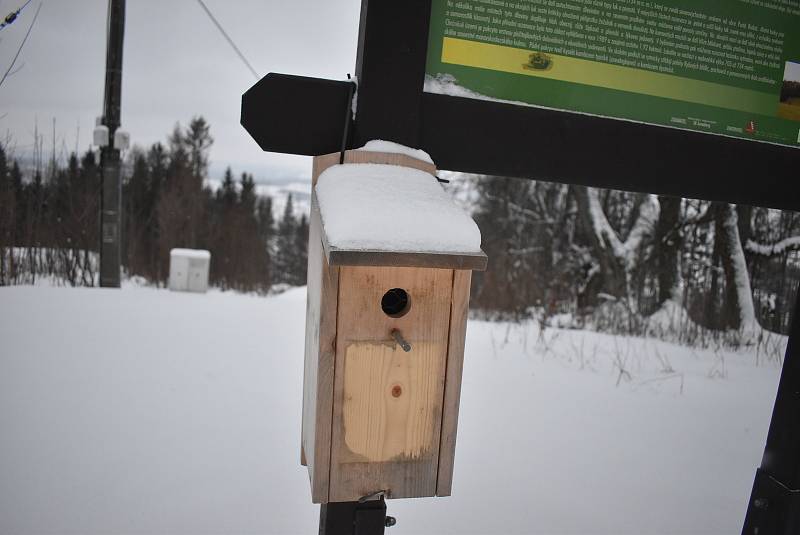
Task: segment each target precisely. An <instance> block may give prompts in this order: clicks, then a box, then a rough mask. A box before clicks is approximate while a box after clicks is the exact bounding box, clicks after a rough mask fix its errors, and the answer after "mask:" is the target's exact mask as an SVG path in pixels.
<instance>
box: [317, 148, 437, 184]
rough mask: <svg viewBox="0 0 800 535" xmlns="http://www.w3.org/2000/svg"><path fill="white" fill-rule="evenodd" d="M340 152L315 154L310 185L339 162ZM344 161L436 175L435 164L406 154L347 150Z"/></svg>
mask: <svg viewBox="0 0 800 535" xmlns="http://www.w3.org/2000/svg"><path fill="white" fill-rule="evenodd" d="M339 158H340V153H338V152H334V153H331V154H325V155H323V156H317V157H315V158H314V163H313V166H312V170H311V185H312V186H316V185H317V179H318V178H319V175H321V174H322V173H323V172H324V171H325V170H326V169H327V168H328V167H331V166H332V165H338V164H339ZM344 163H380V164H386V165H399V166H401V167H411V168H412V169H419V170H420V171H424V172H426V173H428V174H430V175H433V176H436V166H435V165H433V164H432V163H430V162H425V161H422V160H418V159H416V158H412V157H411V156H407V155H405V154H395V153H392V152H370V151H365V150H348V151H345V153H344Z"/></svg>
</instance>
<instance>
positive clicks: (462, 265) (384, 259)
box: [323, 240, 488, 271]
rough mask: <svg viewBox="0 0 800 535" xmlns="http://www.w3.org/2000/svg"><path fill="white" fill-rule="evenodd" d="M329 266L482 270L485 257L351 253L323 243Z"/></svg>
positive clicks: (396, 252)
mask: <svg viewBox="0 0 800 535" xmlns="http://www.w3.org/2000/svg"><path fill="white" fill-rule="evenodd" d="M323 243H324V247H325V252H326V256H327V259H328V263H329V264H330V265H332V266H400V267H422V268H424V267H428V268H442V269H457V270H464V269H469V270H476V271H485V270H486V265H487V263H488V258H487V257H486V254H485V253H483V252H480V253H425V252H419V253H408V252H400V251H372V250H351V249H338V248H336V247H330V246H329V245H328V243H327V240H324V241H323Z"/></svg>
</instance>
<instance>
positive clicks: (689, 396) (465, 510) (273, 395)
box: [0, 287, 780, 535]
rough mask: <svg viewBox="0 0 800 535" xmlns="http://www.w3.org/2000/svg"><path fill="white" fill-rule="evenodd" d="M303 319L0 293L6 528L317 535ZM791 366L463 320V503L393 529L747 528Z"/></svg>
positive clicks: (263, 303)
mask: <svg viewBox="0 0 800 535" xmlns="http://www.w3.org/2000/svg"><path fill="white" fill-rule="evenodd" d="M304 307H305V291H304V289H295V290H291V291H289V292H287V293H284V294H282V295H278V296H274V297H269V298H260V297H253V296H247V295H236V294H230V293H227V294H223V293H220V292H211V293H209V294H207V295H190V294H176V293H170V292H168V291H165V290H155V289H150V288H136V287H126V288H124V289H123V290H121V291H115V290H100V289H70V288H49V287H12V288H0V533H2V534H34V533H35V534H44V533H58V534H73V533H74V534H78V533H80V534H107V533H115V534H134V533H135V534H167V533H169V534H206V533H207V534H212V533H213V534H220V533H226V534H238V533H262V534H263V533H269V534H278V533H298V534H299V533H305V534H308V533H314V532H315V530H316V528H317V522H318V517H317V515H318V507H317V506H313V505H311V503H310V498H309V490H308V481H307V476H306V472H305V469H304V468H302V467H300V466H299V459H298V457H299V439H300V410H301V407H300V404H301V384H302V377H301V376H302V368H303V365H302V354H303V327H304V326H303V322H304ZM615 362H619V363H623V362H624V364H623V365H622V367H623V368H624V369H625V370H626V371H627V372H628V375H626V374H623V375H622V377H620V372H619V368H618V366H617V364H615ZM779 372H780V369H779V365H778V364H777V363H774V362H771V363H763V362H762V363H761V364H760V365H759V366H756V365H755V356H754V355H752V354H747V353H728V352H714V351H691V350H688V349H685V348H680V347H678V346H674V345H670V344H666V343H662V342H654V341H652V340H640V339H634V340H629V339H624V338H617V337H613V336H605V335H598V334H593V333H586V332H581V331H559V330H552V329H550V330H547V331H546V332H545V333H544V337H543V338H540V337H539V333H538V330H537V328H536V327H535V326H534V325H533V324H523V325H510V324H505V323H488V322H481V321H472V322H470V325H469V330H468V336H467V355H466V365H465V372H464V373H465V377H464V385H463V397H462V405H461V407H462V408H461V420H460V427H459V437H458V447H457V452H456V468H455V480H454V485H453V494H454V495H453V496H452V497H450V498H439V499H423V500H408V501H391V502H389V512H390V514H392V515H394V516H396V517H397V518H398V524H397V526H396V527H393V528H391V530H389V531H388V532H389V533H391V534H393V535H401V534H403V533H432V534H433V533H435V534H442V533H475V534H478V533H481V534H496V533H504V534H505V533H547V534H600V533H602V534H632V535H633V534H636V535H642V534H730V533H738V532H739V531H740V530H741V523H742V520H743V518H744V512H745V509H746V504H747V500H748V497H749V492H750V487H751V484H752V479H753V475H754V473H755V469H756V467H757V465H758V464H759V463H760V459H761V453H762V449H763V446H764V439H765V436H766V431H767V427H768V423H769V417H770V412H771V408H772V404H773V401H774V397H775V390H776V387H777V381H778V376H779ZM618 381H619V384H617V383H618Z"/></svg>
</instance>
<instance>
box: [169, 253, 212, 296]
mask: <svg viewBox="0 0 800 535" xmlns="http://www.w3.org/2000/svg"><path fill="white" fill-rule="evenodd" d="M210 264H211V253H209V252H208V251H205V250H202V249H172V250H171V251H170V252H169V289H170V290H172V291H177V292H196V293H206V291H207V290H208V271H209V267H210Z"/></svg>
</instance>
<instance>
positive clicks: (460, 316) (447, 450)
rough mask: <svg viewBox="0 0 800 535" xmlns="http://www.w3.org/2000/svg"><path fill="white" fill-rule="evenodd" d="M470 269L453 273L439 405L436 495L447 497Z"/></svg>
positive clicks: (456, 417)
mask: <svg viewBox="0 0 800 535" xmlns="http://www.w3.org/2000/svg"><path fill="white" fill-rule="evenodd" d="M471 280H472V272H471V271H462V270H459V271H455V272H453V294H452V295H453V299H452V306H451V310H450V334H449V343H448V349H447V372H446V377H447V381H446V383H445V390H444V405H443V408H442V433H441V445H440V448H439V479H438V481H437V483H436V495H437V496H450V493H451V490H452V485H453V463H454V462H455V453H456V431H457V428H458V407H459V400H460V399H461V375H462V372H463V370H464V344H465V338H466V334H467V316H468V314H469V287H470V281H471Z"/></svg>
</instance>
